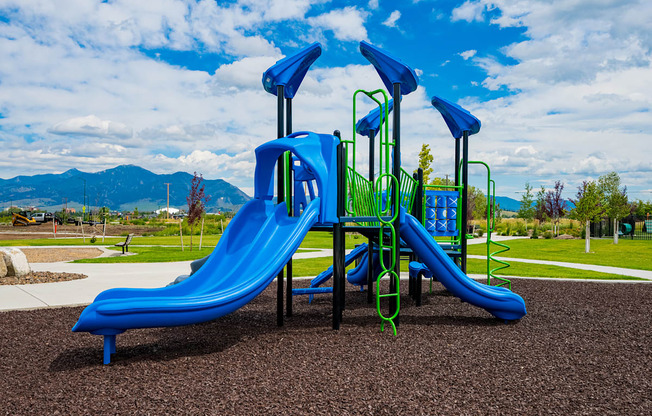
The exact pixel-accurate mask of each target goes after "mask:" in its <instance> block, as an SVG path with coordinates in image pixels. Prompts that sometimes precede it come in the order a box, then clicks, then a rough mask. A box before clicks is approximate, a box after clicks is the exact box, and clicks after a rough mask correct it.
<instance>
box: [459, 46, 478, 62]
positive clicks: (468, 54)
mask: <svg viewBox="0 0 652 416" xmlns="http://www.w3.org/2000/svg"><path fill="white" fill-rule="evenodd" d="M476 53H478V51H476V50H475V49H469V50H468V51H464V52H460V54H459V55H460V56H461V57H462V59H464V60H465V61H466V60H468V59H469V58H473V57H474V56H475V54H476Z"/></svg>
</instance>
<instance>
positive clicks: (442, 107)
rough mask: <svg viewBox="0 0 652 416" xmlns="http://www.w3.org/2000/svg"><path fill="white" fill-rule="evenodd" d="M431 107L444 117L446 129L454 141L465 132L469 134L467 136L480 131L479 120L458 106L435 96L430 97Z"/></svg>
mask: <svg viewBox="0 0 652 416" xmlns="http://www.w3.org/2000/svg"><path fill="white" fill-rule="evenodd" d="M432 105H433V106H434V107H435V108H436V109H437V110H438V111H439V112H440V113H441V115H442V117H444V121H445V122H446V125H447V126H448V129H449V130H450V131H451V134H452V135H453V137H455V138H456V139H459V138H460V137H462V134H463V133H464V132H465V131H468V132H469V136H470V135H472V134H476V133H477V132H479V131H480V120H478V119H477V118H475V117H474V116H473V115H472V114H471V113H469V112H468V111H466V110H465V109H463V108H462V107H460V106H459V105H457V104H453V103H451V102H450V101H448V100H445V99H443V98H439V97H437V96H434V97H432Z"/></svg>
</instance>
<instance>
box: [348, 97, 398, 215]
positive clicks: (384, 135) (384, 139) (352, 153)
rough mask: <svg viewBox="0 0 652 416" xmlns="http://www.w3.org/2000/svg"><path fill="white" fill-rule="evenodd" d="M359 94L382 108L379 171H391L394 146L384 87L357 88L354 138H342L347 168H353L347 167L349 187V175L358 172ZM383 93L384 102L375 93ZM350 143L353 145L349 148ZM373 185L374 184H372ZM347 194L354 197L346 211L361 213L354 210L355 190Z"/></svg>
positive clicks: (354, 103)
mask: <svg viewBox="0 0 652 416" xmlns="http://www.w3.org/2000/svg"><path fill="white" fill-rule="evenodd" d="M358 94H364V95H366V96H367V97H369V98H371V99H372V100H373V101H374V102H375V103H376V104H378V107H379V108H380V110H379V111H380V128H379V131H378V134H379V140H378V143H379V148H380V151H379V166H380V168H379V172H380V174H381V175H382V174H383V173H388V172H389V166H390V165H389V155H390V149H389V147H390V146H393V145H394V143H393V142H390V141H389V139H388V138H389V123H387V120H388V117H389V109H388V102H389V100H388V98H387V93H386V92H385V90H383V89H377V90H374V91H365V90H361V89H359V90H356V91H355V92H354V93H353V133H352V135H351V137H352V139H351V140H342V143H344V152H345V160H346V163H347V168H348V167H350V168H351V169H350V170H349V169H346V176H347V177H346V181H345V183H346V184H347V185H346V186H347V188H348V187H349V185H350V184H351V183H352V181H351V180H350V178H349V175H350V173H351V172H356V153H357V138H356V137H357V135H356V130H355V125H356V123H357V117H356V116H357V113H356V103H357V96H358ZM378 94H381V95H382V99H383V102H381V101H380V100H378V99H377V98H376V97H374V96H375V95H378ZM383 103H384V104H385V111H383ZM383 127H384V130H385V131H384V132H383ZM349 145H350V146H351V147H350V148H349ZM383 150H384V152H383ZM383 157H384V158H385V159H386V160H385V162H386V163H385V164H383ZM349 159H351V165H350V166H349ZM387 185H388V187H389V182H387ZM372 186H373V184H372ZM345 195H347V196H348V197H349V198H351V199H352V201H351V203H350V204H346V205H345V210H346V213H347V214H349V215H354V216H355V215H359V214H356V212H355V211H354V208H353V207H355V206H358V204H357V203H356V201H355V199H356V198H357V197H358V195H356V193H355V192H352V191H351V189H350V188H349V189H346V190H345Z"/></svg>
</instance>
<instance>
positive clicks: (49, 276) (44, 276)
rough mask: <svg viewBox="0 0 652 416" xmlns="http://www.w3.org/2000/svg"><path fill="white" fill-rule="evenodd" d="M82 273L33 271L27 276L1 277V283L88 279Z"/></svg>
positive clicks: (26, 283) (21, 283) (27, 283)
mask: <svg viewBox="0 0 652 416" xmlns="http://www.w3.org/2000/svg"><path fill="white" fill-rule="evenodd" d="M87 277H88V276H86V275H85V274H81V273H55V272H32V273H30V274H28V275H27V276H23V277H16V276H7V277H0V285H31V284H33V283H53V282H65V281H68V280H77V279H86V278H87Z"/></svg>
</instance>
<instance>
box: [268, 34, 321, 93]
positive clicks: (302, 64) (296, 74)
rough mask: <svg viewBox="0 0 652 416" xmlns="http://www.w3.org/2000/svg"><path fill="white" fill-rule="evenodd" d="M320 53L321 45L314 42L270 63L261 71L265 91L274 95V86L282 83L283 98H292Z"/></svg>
mask: <svg viewBox="0 0 652 416" xmlns="http://www.w3.org/2000/svg"><path fill="white" fill-rule="evenodd" d="M320 55H321V45H320V44H319V42H315V43H313V44H312V45H310V46H308V47H307V48H304V49H302V50H300V51H299V52H297V53H295V54H294V55H292V56H286V57H285V58H283V59H281V60H280V61H278V62H276V63H275V64H274V65H272V66H271V67H270V68H269V69H268V70H267V71H265V72H264V73H263V87H264V88H265V91H267V92H268V93H270V94H274V95H276V87H277V86H278V85H283V86H284V87H285V88H284V95H285V98H294V95H295V94H296V93H297V91H298V90H299V85H301V81H303V78H304V77H305V76H306V72H308V68H310V65H312V63H313V62H315V61H316V60H317V58H319V56H320Z"/></svg>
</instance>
